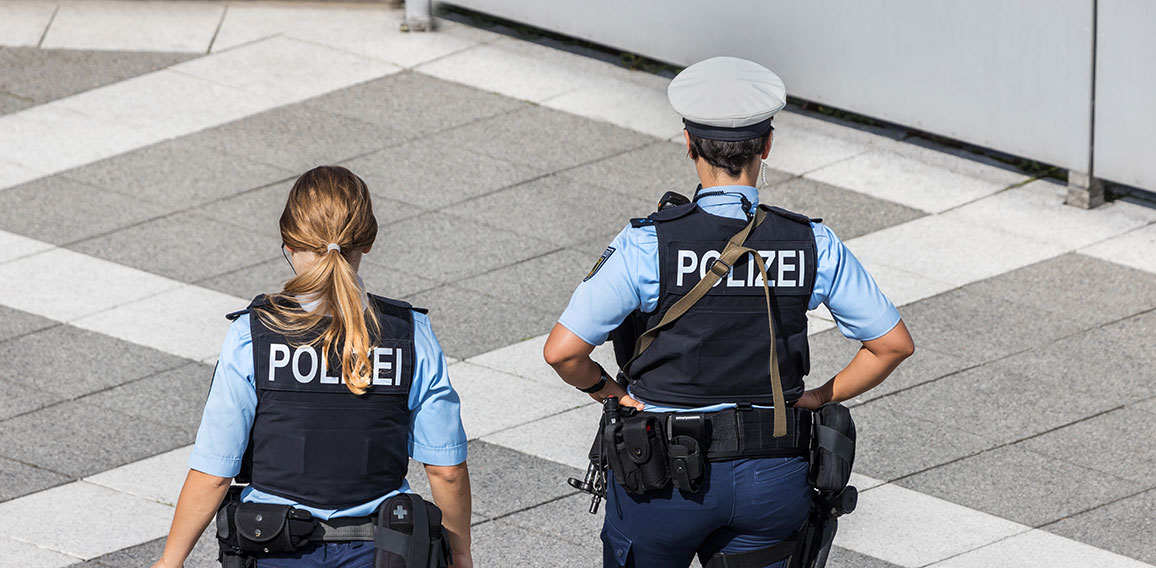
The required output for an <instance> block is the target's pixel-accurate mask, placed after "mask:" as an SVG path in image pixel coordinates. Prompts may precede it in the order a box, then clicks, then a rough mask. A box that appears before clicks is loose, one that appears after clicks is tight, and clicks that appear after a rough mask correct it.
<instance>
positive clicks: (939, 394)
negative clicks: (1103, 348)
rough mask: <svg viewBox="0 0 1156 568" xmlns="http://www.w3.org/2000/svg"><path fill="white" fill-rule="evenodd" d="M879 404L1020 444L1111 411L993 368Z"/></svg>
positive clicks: (1047, 383)
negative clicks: (885, 404)
mask: <svg viewBox="0 0 1156 568" xmlns="http://www.w3.org/2000/svg"><path fill="white" fill-rule="evenodd" d="M882 400H885V401H887V402H888V403H889V404H894V405H898V406H899V407H901V408H903V409H905V412H906V413H909V414H912V415H914V416H917V417H919V418H923V419H924V420H928V421H931V422H936V423H939V424H942V425H945V426H948V427H954V428H957V429H959V430H962V431H964V432H969V433H972V434H975V435H978V436H983V437H985V438H988V439H991V440H995V441H998V442H1013V441H1017V440H1021V439H1023V438H1026V437H1028V436H1032V435H1035V434H1039V433H1042V432H1046V431H1048V430H1051V429H1053V428H1058V427H1060V426H1064V425H1067V424H1071V423H1073V422H1076V421H1078V420H1081V419H1083V418H1086V417H1088V416H1091V415H1093V414H1097V413H1099V412H1104V411H1106V410H1110V409H1112V408H1114V406H1115V405H1113V404H1111V403H1110V402H1105V401H1103V400H1096V399H1089V398H1088V397H1086V396H1084V395H1082V394H1080V393H1078V392H1074V391H1072V390H1071V389H1068V388H1065V386H1064V383H1063V382H1062V381H1053V380H1048V379H1044V378H1035V377H1027V376H1024V375H1019V374H1016V373H1013V372H1010V371H1007V370H1006V369H1003V368H1000V367H998V366H995V365H985V366H982V367H977V368H974V369H970V370H967V371H963V372H961V373H958V374H955V375H952V376H950V377H946V378H944V379H940V380H938V381H935V382H932V383H928V384H924V385H920V386H918V387H915V388H912V389H910V390H906V391H903V392H900V393H896V394H894V395H892V396H889V397H887V398H886V399H882ZM871 404H872V403H867V405H868V406H869V405H871Z"/></svg>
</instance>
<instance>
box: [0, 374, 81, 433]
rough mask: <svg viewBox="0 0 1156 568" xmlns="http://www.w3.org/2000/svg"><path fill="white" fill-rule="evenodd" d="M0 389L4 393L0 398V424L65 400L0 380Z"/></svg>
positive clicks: (51, 394) (41, 390) (38, 389)
mask: <svg viewBox="0 0 1156 568" xmlns="http://www.w3.org/2000/svg"><path fill="white" fill-rule="evenodd" d="M0 389H3V392H4V396H3V397H0V423H2V421H4V420H6V419H8V418H12V417H13V416H19V415H21V414H24V413H26V412H32V411H34V410H38V409H41V408H44V407H46V406H49V405H52V404H56V403H58V402H63V401H64V400H65V398H64V397H62V396H60V395H56V394H53V393H50V392H47V391H45V390H44V389H41V388H29V387H26V386H24V385H21V384H16V383H12V382H9V381H6V380H0Z"/></svg>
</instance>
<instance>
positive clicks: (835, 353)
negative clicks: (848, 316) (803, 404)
mask: <svg viewBox="0 0 1156 568" xmlns="http://www.w3.org/2000/svg"><path fill="white" fill-rule="evenodd" d="M808 339H809V342H810V347H811V373H810V375H809V376H808V378H807V387H808V388H812V387H817V386H819V385H821V384H823V383H825V382H827V381H828V380H830V378H831V377H833V376H835V374H836V373H838V372H839V371H842V370H843V368H844V367H846V366H847V364H848V363H850V362H851V359H852V358H853V357H855V354H856V353H857V352H858V351H859V348H860V347H861V346H862V344H861V343H860V342H858V341H855V340H852V339H847V338H846V337H843V334H842V333H840V332H839V330H838V329H829V330H826V331H823V332H820V333H816V334H815V335H812V336H810V337H809V338H808ZM915 343H916V348H915V354H914V355H912V356H911V357H909V358H907V359H906V360H905V361H903V363H901V364H900V365H899V367H898V368H896V369H895V371H893V372H892V373H891V375H890V376H888V377H887V379H886V380H884V381H883V382H882V383H880V384H879V385H878V386H876V387H875V388H873V389H871V390H869V391H867V392H865V393H863V394H861V395H859V396H857V397H855V398H854V399H852V400H850V401H847V402H846V403H844V404H847V405H848V406H855V405H858V404H862V403H864V402H866V401H869V400H873V399H876V398H879V397H881V396H884V395H888V394H891V393H894V392H898V391H901V390H904V389H909V388H911V387H914V386H917V385H921V384H923V383H926V382H930V381H934V380H936V379H938V378H941V377H944V376H947V375H950V374H952V373H955V372H958V371H961V370H963V369H966V368H968V367H970V366H972V363H971V362H969V361H967V360H965V359H963V358H961V357H955V356H952V355H947V354H944V353H940V352H938V351H935V350H933V349H929V348H926V347H924V346H923V345H922V344H921V343H920V341H919V340H918V339H917V340H916V341H915Z"/></svg>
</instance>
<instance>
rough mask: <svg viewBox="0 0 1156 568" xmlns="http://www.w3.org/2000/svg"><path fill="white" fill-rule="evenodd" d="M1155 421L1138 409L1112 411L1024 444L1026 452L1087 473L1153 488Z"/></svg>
mask: <svg viewBox="0 0 1156 568" xmlns="http://www.w3.org/2000/svg"><path fill="white" fill-rule="evenodd" d="M1152 440H1156V420H1154V419H1153V418H1152V415H1151V414H1149V413H1147V412H1144V411H1142V410H1138V409H1132V408H1122V409H1119V410H1113V411H1112V412H1108V413H1107V414H1102V415H1100V416H1096V417H1094V418H1089V419H1088V420H1084V421H1082V422H1077V423H1075V424H1071V425H1069V426H1065V427H1063V428H1060V429H1059V430H1054V431H1051V432H1048V433H1046V434H1043V435H1041V436H1037V437H1035V438H1032V439H1030V440H1025V441H1023V442H1022V443H1021V444H1020V445H1021V446H1023V447H1024V448H1025V449H1028V450H1032V451H1034V452H1037V453H1040V454H1044V455H1047V456H1051V457H1053V458H1056V459H1060V460H1064V461H1068V462H1072V463H1074V464H1077V465H1081V466H1083V467H1086V468H1088V469H1094V470H1097V471H1102V472H1104V473H1107V474H1111V475H1114V476H1116V477H1121V478H1124V479H1130V480H1132V481H1135V482H1137V483H1142V484H1146V485H1148V486H1156V479H1153V477H1152V474H1153V472H1156V445H1153V444H1152V443H1151V441H1152Z"/></svg>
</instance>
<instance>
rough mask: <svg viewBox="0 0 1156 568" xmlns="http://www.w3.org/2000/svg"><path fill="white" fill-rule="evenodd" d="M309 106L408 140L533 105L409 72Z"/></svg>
mask: <svg viewBox="0 0 1156 568" xmlns="http://www.w3.org/2000/svg"><path fill="white" fill-rule="evenodd" d="M306 105H308V106H309V107H312V108H316V109H320V110H325V111H328V112H332V113H335V114H341V115H344V116H348V117H351V118H355V119H358V120H363V121H365V122H371V123H373V124H378V125H381V126H385V127H388V128H389V129H390V130H391V131H395V132H397V133H398V134H400V135H402V136H404V137H406V138H416V137H421V136H425V135H428V134H430V133H433V132H437V131H439V130H444V129H446V128H450V127H453V126H458V125H462V124H466V123H468V122H472V121H474V120H477V119H479V118H485V117H490V116H494V115H497V114H501V113H505V112H509V111H512V110H517V109H521V108H527V107H529V106H530V105H528V104H526V103H523V102H521V101H518V100H515V99H511V98H509V97H503V96H501V95H497V94H494V93H487V92H485V91H479V90H477V89H473V88H470V87H466V86H463V85H458V84H456V83H450V82H447V81H442V80H440V79H435V78H433V77H430V76H428V75H422V74H420V73H412V72H408V71H407V72H403V73H398V74H396V75H391V76H389V77H385V78H383V79H378V80H375V81H369V82H367V83H362V84H360V85H356V86H353V87H350V88H348V89H342V90H340V91H337V92H335V93H330V94H326V95H322V96H320V97H317V98H315V99H311V100H309V101H307V102H306Z"/></svg>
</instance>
